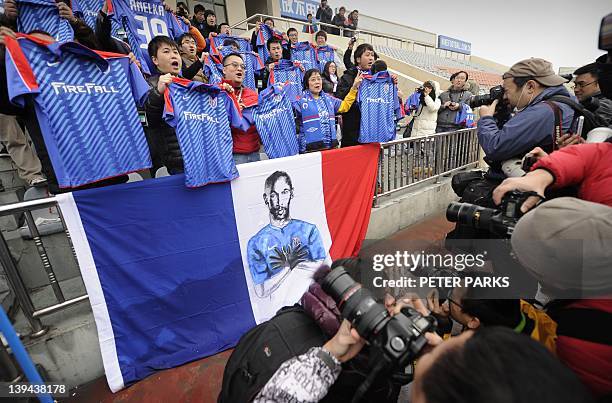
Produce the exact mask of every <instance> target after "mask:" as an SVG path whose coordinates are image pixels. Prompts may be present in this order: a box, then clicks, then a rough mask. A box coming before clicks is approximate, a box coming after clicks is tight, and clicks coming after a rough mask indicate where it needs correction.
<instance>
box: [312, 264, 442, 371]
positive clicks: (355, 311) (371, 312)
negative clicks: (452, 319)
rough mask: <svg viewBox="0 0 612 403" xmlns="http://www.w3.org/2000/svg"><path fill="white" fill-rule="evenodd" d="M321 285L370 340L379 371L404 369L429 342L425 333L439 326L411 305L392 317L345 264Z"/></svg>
mask: <svg viewBox="0 0 612 403" xmlns="http://www.w3.org/2000/svg"><path fill="white" fill-rule="evenodd" d="M322 288H323V290H324V291H325V292H326V293H327V294H328V295H329V296H331V297H332V298H333V299H334V301H335V302H336V305H337V306H338V308H339V309H340V311H341V312H342V316H343V317H344V318H346V319H347V320H348V321H350V322H351V323H352V325H353V327H354V328H355V330H357V333H359V335H360V336H361V337H363V338H364V339H366V340H367V341H368V342H369V344H370V351H371V354H372V355H371V357H372V363H373V366H374V368H376V369H377V371H379V372H381V371H383V370H387V371H392V370H394V369H401V368H404V367H406V366H407V365H408V364H410V363H411V362H412V361H414V359H415V358H416V356H417V355H418V354H419V353H420V352H421V350H422V349H423V347H425V346H426V345H427V340H426V339H425V333H427V332H433V331H435V329H436V326H437V322H436V319H435V318H433V317H432V316H423V315H421V314H420V313H418V312H417V311H416V310H414V309H412V308H409V307H404V308H402V309H401V312H400V313H398V314H397V315H395V316H391V315H390V314H389V312H388V311H387V309H386V308H385V306H384V305H383V304H380V303H378V302H376V300H375V299H374V298H373V296H372V293H371V292H370V291H369V290H367V289H365V288H363V287H362V285H361V284H360V283H358V282H356V281H355V280H353V278H352V277H351V276H350V275H349V274H348V273H347V272H346V270H345V269H344V268H343V267H342V266H338V267H336V268H335V269H333V270H332V271H331V272H330V273H329V274H328V275H327V276H326V277H325V279H324V280H323V283H322Z"/></svg>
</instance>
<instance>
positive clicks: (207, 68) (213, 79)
mask: <svg viewBox="0 0 612 403" xmlns="http://www.w3.org/2000/svg"><path fill="white" fill-rule="evenodd" d="M202 71H203V72H204V75H205V76H206V78H208V83H209V84H219V83H220V82H221V81H223V65H222V64H221V63H220V62H219V63H218V60H217V58H216V57H215V56H211V55H208V56H205V57H204V62H203V63H202Z"/></svg>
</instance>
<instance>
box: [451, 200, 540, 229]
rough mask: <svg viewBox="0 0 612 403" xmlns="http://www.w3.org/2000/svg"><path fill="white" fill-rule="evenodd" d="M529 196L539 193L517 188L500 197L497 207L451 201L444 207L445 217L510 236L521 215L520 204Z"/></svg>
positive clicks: (452, 220)
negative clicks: (522, 190) (520, 190)
mask: <svg viewBox="0 0 612 403" xmlns="http://www.w3.org/2000/svg"><path fill="white" fill-rule="evenodd" d="M530 196H539V195H538V194H537V193H536V192H519V191H517V190H513V191H512V192H508V193H506V195H505V196H504V198H503V199H502V202H501V204H500V207H499V209H491V208H487V207H482V206H478V205H476V204H470V203H458V202H452V203H451V204H449V205H448V208H447V209H446V219H447V220H448V221H451V222H457V223H460V224H465V225H468V226H471V227H473V228H477V229H484V230H488V231H489V232H492V233H494V234H496V235H501V236H503V237H506V238H510V236H512V231H514V227H515V226H516V223H517V222H518V220H519V218H521V217H522V216H523V212H522V211H521V206H522V205H523V203H524V202H525V200H527V199H528V198H529V197H530Z"/></svg>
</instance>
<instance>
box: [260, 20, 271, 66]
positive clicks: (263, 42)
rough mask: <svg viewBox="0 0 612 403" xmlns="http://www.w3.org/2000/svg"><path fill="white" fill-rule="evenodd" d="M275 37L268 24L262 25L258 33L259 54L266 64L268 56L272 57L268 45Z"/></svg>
mask: <svg viewBox="0 0 612 403" xmlns="http://www.w3.org/2000/svg"><path fill="white" fill-rule="evenodd" d="M273 36H274V30H272V28H270V27H269V26H267V25H266V24H261V28H260V29H259V32H258V33H257V42H256V45H257V53H258V54H259V57H261V60H263V61H264V62H265V61H266V60H268V56H270V52H269V51H268V47H267V43H268V40H269V39H271V38H272V37H273Z"/></svg>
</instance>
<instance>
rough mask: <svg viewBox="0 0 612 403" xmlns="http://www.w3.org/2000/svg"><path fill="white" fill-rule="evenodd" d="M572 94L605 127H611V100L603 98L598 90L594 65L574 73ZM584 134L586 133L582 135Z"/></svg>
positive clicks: (583, 67) (597, 74)
mask: <svg viewBox="0 0 612 403" xmlns="http://www.w3.org/2000/svg"><path fill="white" fill-rule="evenodd" d="M574 75H575V76H576V78H575V79H574V84H575V85H576V86H575V88H574V94H576V98H578V101H580V103H581V104H582V105H583V106H584V107H585V108H587V109H588V110H590V111H591V112H593V113H594V114H595V115H597V116H599V117H600V118H601V119H602V121H603V122H605V123H606V125H607V126H612V100H610V99H608V98H606V97H604V96H603V95H602V93H601V90H600V88H599V73H598V69H597V64H596V63H591V64H587V65H586V66H582V67H580V68H579V69H577V70H576V71H574ZM584 134H586V133H584Z"/></svg>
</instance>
